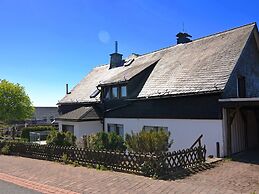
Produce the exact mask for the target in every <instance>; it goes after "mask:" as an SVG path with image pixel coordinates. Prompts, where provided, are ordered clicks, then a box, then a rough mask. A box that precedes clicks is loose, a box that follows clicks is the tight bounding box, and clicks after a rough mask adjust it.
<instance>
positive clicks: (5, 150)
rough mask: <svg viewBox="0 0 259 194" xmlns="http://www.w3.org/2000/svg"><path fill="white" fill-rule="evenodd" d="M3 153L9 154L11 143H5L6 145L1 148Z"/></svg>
mask: <svg viewBox="0 0 259 194" xmlns="http://www.w3.org/2000/svg"><path fill="white" fill-rule="evenodd" d="M1 154H4V155H9V154H10V146H9V145H7V144H6V145H4V147H2V149H1Z"/></svg>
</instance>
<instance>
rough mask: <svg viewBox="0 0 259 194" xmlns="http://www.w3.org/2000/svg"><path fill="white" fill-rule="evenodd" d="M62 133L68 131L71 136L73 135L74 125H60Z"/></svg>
mask: <svg viewBox="0 0 259 194" xmlns="http://www.w3.org/2000/svg"><path fill="white" fill-rule="evenodd" d="M62 131H63V132H67V131H70V132H71V133H72V134H74V125H62Z"/></svg>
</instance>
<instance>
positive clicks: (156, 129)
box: [143, 125, 168, 131]
mask: <svg viewBox="0 0 259 194" xmlns="http://www.w3.org/2000/svg"><path fill="white" fill-rule="evenodd" d="M161 129H162V130H165V131H168V127H162V126H146V125H145V126H144V127H143V130H144V131H150V130H155V131H158V130H161Z"/></svg>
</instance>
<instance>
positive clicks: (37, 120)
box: [29, 107, 59, 124]
mask: <svg viewBox="0 0 259 194" xmlns="http://www.w3.org/2000/svg"><path fill="white" fill-rule="evenodd" d="M34 109H35V111H34V113H33V117H32V119H31V120H29V122H30V123H32V124H51V123H53V122H54V121H55V119H56V117H57V116H58V115H59V113H58V107H34Z"/></svg>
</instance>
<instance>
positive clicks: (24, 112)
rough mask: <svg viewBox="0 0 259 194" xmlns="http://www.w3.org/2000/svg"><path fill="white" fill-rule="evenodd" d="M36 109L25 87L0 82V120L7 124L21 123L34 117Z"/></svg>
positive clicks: (4, 81)
mask: <svg viewBox="0 0 259 194" xmlns="http://www.w3.org/2000/svg"><path fill="white" fill-rule="evenodd" d="M33 111H34V108H33V106H32V102H31V100H30V98H29V96H28V95H27V94H26V93H25V90H24V87H22V86H21V85H19V84H13V83H11V82H8V81H7V80H0V120H1V121H3V122H5V123H10V122H12V121H21V120H25V119H28V118H30V117H31V116H32V114H33Z"/></svg>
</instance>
